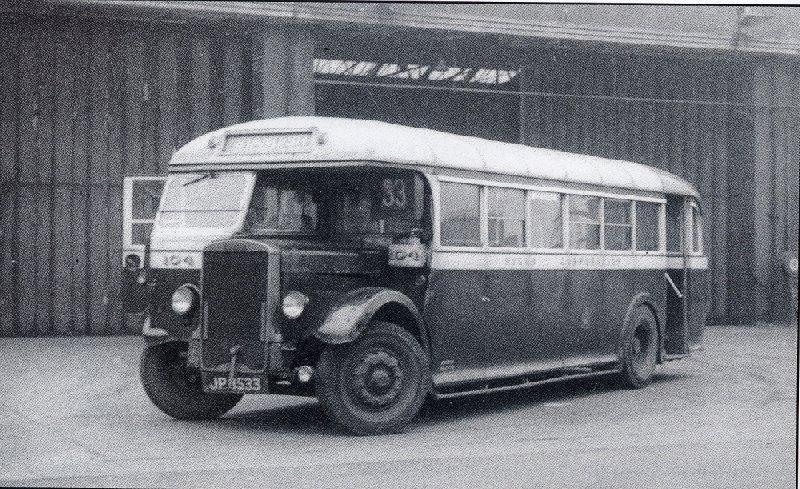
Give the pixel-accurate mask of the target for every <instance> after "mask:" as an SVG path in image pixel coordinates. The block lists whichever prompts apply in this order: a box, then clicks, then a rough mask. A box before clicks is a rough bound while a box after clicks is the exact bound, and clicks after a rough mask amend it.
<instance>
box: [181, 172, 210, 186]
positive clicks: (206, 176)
mask: <svg viewBox="0 0 800 489" xmlns="http://www.w3.org/2000/svg"><path fill="white" fill-rule="evenodd" d="M206 178H217V174H216V173H214V172H213V171H207V172H205V173H203V174H202V175H200V176H199V177H197V178H195V179H194V180H189V181H188V182H186V183H184V184H183V186H184V187H188V186H189V185H191V184H193V183H197V182H199V181H201V180H205V179H206Z"/></svg>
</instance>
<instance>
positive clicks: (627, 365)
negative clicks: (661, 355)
mask: <svg viewBox="0 0 800 489" xmlns="http://www.w3.org/2000/svg"><path fill="white" fill-rule="evenodd" d="M657 359H658V322H657V321H656V318H655V316H654V315H653V311H651V310H650V308H649V307H647V306H644V305H640V306H638V307H637V308H636V309H634V311H633V314H631V318H630V322H629V324H628V325H626V333H625V338H623V345H622V372H621V375H620V377H621V381H622V383H623V385H624V386H625V387H628V388H632V389H640V388H642V387H644V386H646V385H647V384H649V383H650V380H651V379H652V377H653V372H655V369H656V360H657Z"/></svg>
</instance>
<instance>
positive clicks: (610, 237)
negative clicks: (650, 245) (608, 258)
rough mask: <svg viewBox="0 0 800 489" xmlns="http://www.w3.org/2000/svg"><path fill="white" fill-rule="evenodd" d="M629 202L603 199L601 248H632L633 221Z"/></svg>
mask: <svg viewBox="0 0 800 489" xmlns="http://www.w3.org/2000/svg"><path fill="white" fill-rule="evenodd" d="M632 207H633V206H632V205H631V201H630V200H619V199H605V201H604V202H603V224H604V226H605V229H604V230H603V235H604V239H603V246H604V248H605V249H607V250H630V249H631V248H633V221H632V219H631V208H632Z"/></svg>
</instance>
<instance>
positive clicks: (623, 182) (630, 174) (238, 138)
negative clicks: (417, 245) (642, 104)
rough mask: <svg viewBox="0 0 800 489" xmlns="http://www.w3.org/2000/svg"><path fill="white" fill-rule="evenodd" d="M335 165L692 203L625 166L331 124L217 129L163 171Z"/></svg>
mask: <svg viewBox="0 0 800 489" xmlns="http://www.w3.org/2000/svg"><path fill="white" fill-rule="evenodd" d="M334 161H336V162H341V161H354V162H356V161H359V162H360V161H371V162H379V163H380V162H382V163H388V164H400V165H413V166H417V167H430V168H449V169H454V170H465V171H478V172H488V173H494V174H499V175H512V176H522V177H531V178H539V179H544V180H555V181H560V182H573V183H580V184H587V185H598V186H605V187H618V188H626V189H633V190H644V191H652V192H659V193H662V192H663V193H670V194H680V195H691V196H694V197H698V193H697V190H696V189H695V188H694V187H693V186H692V185H691V184H690V183H689V182H687V181H686V180H684V179H682V178H680V177H678V176H676V175H673V174H672V173H669V172H667V171H664V170H660V169H658V168H654V167H651V166H647V165H642V164H638V163H633V162H630V161H622V160H611V159H606V158H600V157H596V156H588V155H582V154H575V153H567V152H563V151H555V150H550V149H543V148H534V147H530V146H525V145H522V144H512V143H502V142H498V141H490V140H487V139H481V138H476V137H470V136H460V135H456V134H450V133H445V132H440V131H434V130H431V129H422V128H415V127H407V126H401V125H398V124H389V123H386V122H379V121H368V120H357V119H341V118H333V117H279V118H275V119H262V120H255V121H250V122H244V123H241V124H236V125H233V126H228V127H225V128H222V129H218V130H216V131H213V132H210V133H207V134H204V135H202V136H200V137H198V138H196V139H194V140H193V141H190V142H189V143H187V144H186V145H184V146H183V147H182V148H180V149H179V150H178V151H176V152H175V154H174V155H173V156H172V159H171V160H170V167H171V169H172V170H177V171H180V170H181V169H186V170H189V169H193V170H194V169H199V168H201V167H209V168H215V169H222V168H231V169H233V168H256V167H259V166H264V167H266V166H269V167H274V166H280V164H287V163H301V162H334ZM273 164H274V165H273Z"/></svg>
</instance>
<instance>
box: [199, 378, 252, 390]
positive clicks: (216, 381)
mask: <svg viewBox="0 0 800 489" xmlns="http://www.w3.org/2000/svg"><path fill="white" fill-rule="evenodd" d="M206 390H207V391H210V392H213V391H224V392H259V391H261V378H260V377H234V378H232V379H231V378H228V377H222V376H219V377H211V378H210V379H209V381H208V382H207V383H206Z"/></svg>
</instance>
